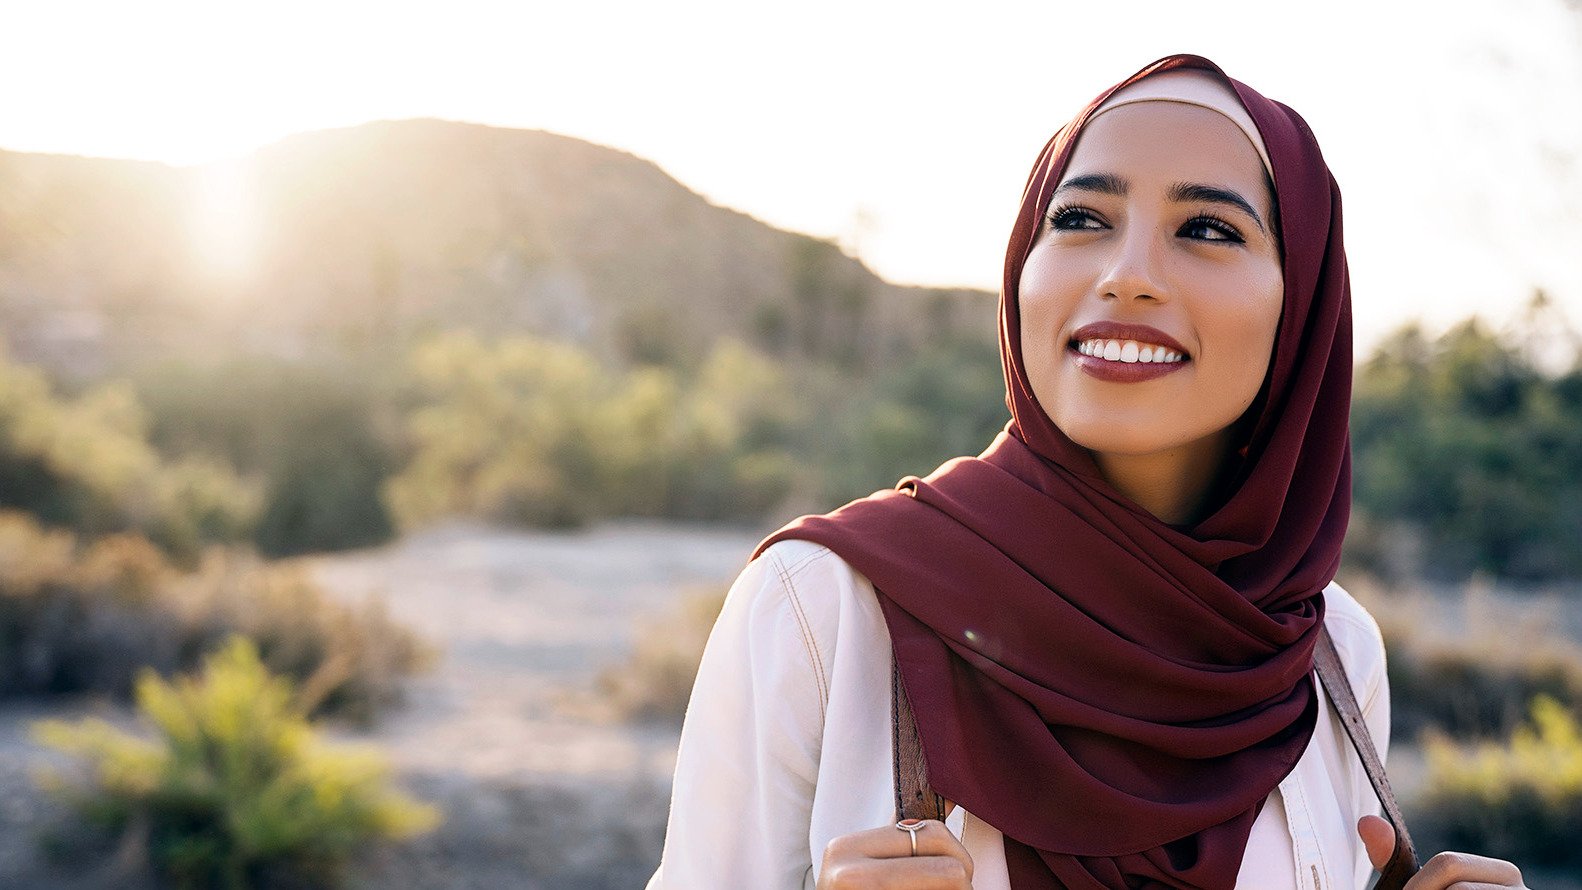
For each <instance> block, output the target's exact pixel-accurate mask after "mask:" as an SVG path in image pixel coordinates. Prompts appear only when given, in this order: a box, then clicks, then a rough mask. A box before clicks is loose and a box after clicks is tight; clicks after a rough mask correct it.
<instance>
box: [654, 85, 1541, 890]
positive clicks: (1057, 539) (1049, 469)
mask: <svg viewBox="0 0 1582 890" xmlns="http://www.w3.org/2000/svg"><path fill="white" fill-rule="evenodd" d="M999 323H1000V350H1001V359H1002V365H1003V368H1004V372H1005V381H1006V394H1007V398H1006V401H1007V403H1008V404H1009V406H1010V409H1011V416H1012V420H1011V422H1010V423H1009V424H1008V425H1007V427H1006V429H1005V431H1004V432H1003V433H1001V434H1000V436H999V437H997V438H996V439H995V440H994V441H993V442H992V443H991V444H990V445H989V447H988V448H987V449H986V450H985V451H984V452H983V453H982V454H980V455H978V456H977V457H973V458H969V457H963V458H957V459H955V460H953V461H950V462H948V463H946V464H945V465H944V466H942V467H940V468H939V469H937V470H935V471H934V472H933V473H932V474H930V475H929V476H928V477H926V478H923V479H918V478H915V477H909V478H907V479H904V480H902V482H901V484H900V485H899V486H898V487H897V488H896V489H895V490H892V491H886V492H879V493H876V494H874V495H872V496H870V497H867V498H864V499H861V500H858V501H854V502H852V503H850V504H847V505H846V506H844V507H842V508H841V509H839V510H837V511H835V512H833V513H831V514H828V515H825V516H808V517H803V518H801V519H799V520H797V521H796V522H793V523H792V524H790V525H788V526H786V527H785V528H783V529H781V530H780V531H779V532H776V533H775V534H774V535H771V536H770V537H769V538H768V539H766V540H765V541H764V542H763V543H762V544H760V545H759V547H758V550H757V552H756V553H755V554H754V556H755V558H754V560H753V561H752V562H751V563H750V564H749V565H748V567H747V568H746V570H745V571H744V572H743V573H742V575H741V577H740V579H738V581H737V583H736V585H735V586H734V587H733V588H732V590H731V592H730V594H729V596H728V597H727V598H726V602H725V605H724V608H723V610H722V611H721V613H720V618H719V621H718V623H717V624H716V626H715V629H714V632H713V634H712V636H711V637H710V640H709V643H708V646H707V649H706V651H705V653H704V657H703V663H702V665H701V666H700V669H699V671H698V679H697V683H696V686H695V688H694V691H693V697H692V702H691V706H690V708H689V710H688V712H687V718H686V724H685V727H684V728H683V731H682V739H681V747H680V751H679V753H678V755H677V763H676V779H675V789H674V798H673V802H672V807H671V815H670V822H669V832H668V835H667V837H666V842H665V852H664V859H663V861H662V863H661V865H660V869H659V871H658V872H657V873H656V874H655V875H654V878H653V880H652V881H651V882H650V885H649V886H650V888H651V890H657V888H680V887H687V888H701V887H778V888H793V887H811V886H817V887H818V888H822V890H836V888H856V887H862V888H875V887H880V888H888V887H893V888H903V887H905V888H912V890H915V888H949V890H967V888H977V890H989V888H993V890H1125V888H1138V887H1147V888H1202V890H1232V888H1239V890H1295V888H1305V890H1326V888H1341V887H1355V888H1360V887H1362V886H1364V885H1365V884H1366V882H1367V879H1368V876H1369V873H1370V871H1371V870H1372V868H1374V867H1375V866H1381V865H1383V864H1384V863H1385V861H1386V860H1387V859H1388V858H1389V857H1390V855H1391V853H1392V851H1394V850H1396V849H1397V841H1396V838H1395V836H1394V830H1393V829H1392V828H1391V826H1390V825H1389V824H1388V823H1385V822H1383V820H1380V819H1379V818H1378V817H1377V816H1376V815H1375V814H1376V812H1377V811H1378V809H1379V800H1378V799H1377V798H1375V797H1374V792H1373V788H1372V785H1371V782H1370V777H1369V774H1368V771H1367V769H1365V768H1364V766H1363V762H1362V760H1361V758H1359V756H1358V754H1357V751H1356V750H1354V749H1353V746H1352V742H1351V740H1350V738H1349V737H1348V736H1349V735H1350V734H1351V733H1352V732H1353V731H1355V732H1356V733H1357V734H1358V736H1359V737H1363V738H1365V737H1366V736H1367V735H1371V736H1372V737H1373V738H1374V739H1375V740H1376V742H1377V746H1378V748H1379V749H1380V750H1384V749H1386V748H1387V746H1388V741H1389V709H1390V704H1389V688H1388V684H1387V682H1386V679H1385V671H1384V651H1383V643H1382V640H1381V637H1380V634H1379V630H1378V627H1377V625H1376V624H1375V623H1374V621H1373V619H1372V618H1371V617H1370V616H1369V615H1368V613H1367V612H1366V610H1364V609H1363V608H1362V607H1361V606H1360V605H1358V603H1357V602H1356V600H1354V599H1352V597H1351V596H1350V595H1348V594H1347V593H1346V591H1345V590H1343V589H1341V588H1340V587H1339V586H1338V585H1336V584H1335V583H1334V574H1335V570H1336V568H1337V567H1338V565H1339V561H1340V548H1341V542H1342V540H1343V538H1344V534H1345V529H1346V523H1347V518H1348V515H1349V509H1350V495H1351V491H1350V487H1351V461H1350V450H1349V439H1348V432H1347V411H1348V407H1349V400H1350V394H1351V372H1352V366H1351V340H1350V338H1351V295H1350V284H1349V279H1348V275H1347V266H1346V256H1345V250H1344V247H1343V244H1342V239H1341V219H1340V195H1339V190H1338V188H1337V186H1336V185H1335V182H1334V180H1333V178H1332V177H1331V176H1330V174H1329V170H1328V167H1327V166H1326V165H1325V163H1324V160H1323V156H1322V154H1321V153H1320V152H1319V149H1318V145H1317V143H1316V141H1315V140H1314V137H1313V134H1312V132H1311V130H1310V129H1309V128H1308V127H1307V125H1306V123H1305V122H1304V121H1303V120H1302V119H1301V118H1300V117H1299V116H1298V115H1297V114H1296V113H1295V112H1294V111H1292V110H1291V109H1290V108H1288V107H1286V106H1284V105H1280V104H1279V103H1276V102H1273V101H1271V100H1269V99H1267V98H1265V97H1264V96H1262V95H1261V94H1259V93H1258V92H1256V91H1254V90H1252V89H1251V88H1249V87H1247V86H1246V85H1245V84H1241V83H1239V82H1237V81H1234V80H1231V79H1230V78H1228V77H1227V76H1225V74H1224V73H1223V72H1221V71H1220V69H1219V68H1218V67H1217V66H1215V65H1214V64H1213V63H1211V62H1209V61H1208V60H1206V59H1203V58H1200V57H1197V56H1171V57H1168V58H1166V59H1163V60H1160V61H1159V62H1156V63H1154V64H1153V65H1150V66H1148V67H1147V68H1145V69H1143V70H1142V71H1140V72H1138V73H1137V74H1136V75H1133V76H1132V77H1131V78H1128V79H1127V80H1125V81H1123V82H1122V83H1120V84H1117V85H1116V86H1114V87H1112V88H1110V89H1109V90H1106V91H1105V92H1104V93H1102V94H1101V95H1100V96H1098V97H1097V98H1096V99H1095V100H1094V101H1093V102H1092V103H1091V104H1090V105H1088V106H1087V107H1086V108H1084V109H1083V110H1082V111H1081V113H1079V114H1078V115H1077V117H1076V118H1075V119H1074V120H1073V121H1072V122H1071V123H1069V124H1067V125H1066V126H1065V127H1064V128H1062V129H1061V130H1060V131H1059V132H1058V133H1056V134H1055V136H1054V137H1053V138H1052V139H1051V140H1050V141H1049V143H1048V144H1047V145H1046V146H1045V147H1044V150H1043V152H1042V153H1041V154H1040V155H1039V158H1038V160H1037V162H1036V164H1035V166H1034V168H1033V171H1032V173H1031V175H1030V176H1029V178H1028V181H1027V187H1026V190H1025V192H1024V194H1023V198H1022V203H1021V207H1020V212H1019V214H1018V216H1017V219H1016V223H1015V225H1014V227H1013V228H1012V232H1011V238H1010V243H1009V245H1008V247H1007V250H1006V261H1005V268H1004V278H1003V280H1002V285H1001V300H1000V320H999ZM1331 646H1332V647H1333V648H1331ZM1330 652H1334V653H1335V654H1334V656H1333V659H1329V658H1324V657H1322V653H1330ZM1337 661H1338V670H1339V672H1340V675H1341V676H1346V677H1349V686H1350V687H1354V688H1355V689H1356V690H1357V691H1358V695H1357V698H1358V701H1357V702H1352V703H1351V704H1350V705H1349V706H1347V705H1345V704H1344V702H1346V701H1347V699H1348V696H1347V695H1346V694H1345V693H1344V692H1342V693H1340V694H1339V695H1338V697H1337V699H1338V701H1340V702H1342V704H1334V705H1332V704H1331V701H1330V699H1329V693H1328V691H1326V686H1322V685H1320V683H1319V682H1318V681H1317V680H1316V679H1315V667H1316V666H1318V665H1320V664H1322V665H1324V666H1323V667H1321V668H1319V669H1320V670H1322V671H1323V672H1324V673H1325V674H1326V675H1327V676H1326V679H1325V684H1329V685H1328V688H1329V689H1342V690H1344V689H1346V688H1348V686H1347V685H1346V684H1339V685H1334V682H1332V681H1336V682H1338V681H1337V678H1336V672H1335V671H1331V669H1330V668H1331V667H1332V666H1335V662H1337ZM1342 708H1343V709H1344V710H1343V711H1342V710H1340V709H1342ZM908 709H910V711H911V713H912V714H913V715H914V716H915V727H916V749H918V750H920V756H921V760H922V761H923V764H924V765H925V767H926V768H925V769H924V770H922V771H918V770H917V769H915V767H916V764H915V763H913V762H912V761H911V759H910V758H909V757H908V756H907V752H908V751H909V750H912V746H911V745H910V743H907V742H905V741H904V740H905V739H906V738H908V737H909V736H908V733H909V729H908V727H909V726H911V725H912V722H911V721H910V720H908V719H906V718H904V717H903V716H902V715H903V714H905V713H906V712H907V710H908ZM1342 713H1344V714H1346V718H1345V722H1344V723H1343V718H1342V716H1341V714H1342ZM1363 726H1365V730H1364V729H1363V728H1362V727H1363ZM1362 748H1363V749H1367V746H1366V745H1363V746H1362ZM924 783H926V785H927V786H930V787H931V789H932V791H933V792H934V794H935V795H937V798H935V797H934V796H932V795H929V794H926V793H921V792H917V791H916V790H915V789H916V788H917V787H918V786H919V785H922V784H924ZM916 802H922V803H925V804H927V803H930V802H932V803H933V804H934V807H933V808H930V810H929V811H930V812H932V813H933V814H935V815H937V816H939V817H940V818H938V819H923V820H921V821H914V820H913V819H912V818H900V817H902V816H906V817H911V816H912V815H913V812H914V808H913V805H914V803H916ZM1393 816H1394V814H1393V813H1392V818H1393ZM898 819H899V821H897V820H898ZM898 829H899V830H898ZM1408 847H1409V845H1408V844H1406V843H1405V842H1404V840H1403V841H1402V842H1401V844H1400V845H1399V853H1400V859H1399V861H1400V862H1401V863H1402V865H1405V864H1407V863H1408V862H1409V861H1410V859H1411V857H1410V853H1409V849H1408ZM1390 871H1391V879H1392V883H1389V884H1384V883H1382V882H1381V886H1392V887H1399V886H1400V880H1399V879H1401V876H1402V875H1403V874H1404V873H1405V872H1406V871H1407V869H1405V868H1400V869H1396V868H1392V869H1391V870H1390ZM1456 881H1467V882H1481V883H1478V884H1476V886H1480V887H1481V886H1485V885H1487V886H1503V887H1519V886H1521V878H1520V875H1519V873H1518V872H1517V871H1516V869H1515V868H1514V866H1512V865H1510V863H1506V862H1498V861H1496V860H1490V859H1484V858H1481V857H1476V856H1466V855H1461V854H1450V855H1449V856H1448V858H1446V857H1445V855H1444V854H1442V856H1441V857H1436V858H1435V860H1434V861H1432V862H1430V863H1429V864H1428V865H1427V866H1426V867H1425V868H1424V870H1423V871H1422V872H1421V873H1420V874H1419V875H1418V876H1417V877H1415V878H1413V879H1412V881H1411V883H1410V884H1407V885H1406V886H1407V887H1408V888H1409V890H1442V888H1445V887H1448V886H1450V885H1451V884H1453V883H1455V882H1456ZM1469 885H1470V884H1469Z"/></svg>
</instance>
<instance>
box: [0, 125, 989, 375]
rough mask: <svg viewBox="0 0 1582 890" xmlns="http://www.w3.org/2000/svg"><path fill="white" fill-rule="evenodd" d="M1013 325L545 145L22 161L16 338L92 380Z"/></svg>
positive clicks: (11, 314)
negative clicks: (463, 351)
mask: <svg viewBox="0 0 1582 890" xmlns="http://www.w3.org/2000/svg"><path fill="white" fill-rule="evenodd" d="M227 248H236V249H237V253H236V254H235V256H236V259H235V261H234V262H228V261H227V257H228V254H227V253H226V250H227ZM993 315H994V301H993V298H992V296H991V295H988V294H985V293H983V292H978V291H966V290H939V289H925V288H911V287H901V286H897V285H893V284H889V283H887V282H885V281H883V280H881V279H880V278H878V277H877V276H875V275H874V274H873V273H872V272H870V271H869V270H868V269H867V268H866V267H864V266H863V265H862V264H861V263H860V262H858V261H857V260H855V259H853V258H851V257H849V256H846V255H845V254H844V253H842V252H841V251H840V250H839V249H838V248H837V247H836V246H835V245H834V244H831V243H829V242H826V241H822V240H818V239H815V238H811V237H808V236H806V235H801V234H796V233H792V232H786V231H782V230H779V229H775V228H773V227H771V226H769V225H767V224H765V223H763V222H760V221H758V220H756V219H753V218H752V217H750V216H748V215H746V214H743V213H740V212H737V211H733V210H730V209H727V208H723V207H719V206H716V205H714V204H711V203H710V202H708V201H707V200H706V199H704V198H703V197H702V196H700V195H698V194H697V193H695V192H693V191H691V190H690V189H688V188H687V187H686V186H684V185H682V184H681V183H679V182H677V181H676V180H675V179H673V178H672V177H670V176H669V175H667V174H666V173H664V171H662V170H661V169H660V168H659V167H657V166H656V165H654V164H653V163H651V162H648V161H645V160H643V159H641V158H637V157H635V156H633V155H630V154H627V153H625V152H621V151H617V150H614V149H611V148H606V147H603V146H599V145H594V144H591V143H588V142H584V141H581V140H578V139H573V138H570V137H566V136H560V135H555V134H551V133H546V132H540V131H533V130H517V129H506V128H499V127H489V126H483V125H478V124H470V123H460V122H453V121H443V120H431V119H419V120H399V121H376V122H371V123H366V124H362V125H359V126H355V127H348V128H342V129H333V130H322V131H315V132H309V133H300V134H296V135H293V136H290V137H287V138H285V139H283V140H280V141H279V142H276V143H273V144H271V145H268V146H265V147H263V148H261V149H259V150H258V151H257V152H255V153H253V154H252V155H251V156H249V157H247V158H246V159H244V160H243V161H241V162H238V163H236V164H234V165H231V166H228V167H227V166H222V165H212V166H210V167H207V168H205V167H190V168H174V167H169V166H166V165H163V164H157V163H149V162H140V161H124V160H109V159H97V158H83V157H74V156H64V155H45V154H31V153H20V152H8V151H0V327H3V331H4V338H5V340H6V341H7V345H8V346H9V347H10V349H11V352H12V354H13V355H15V356H17V357H18V358H21V359H24V360H28V361H35V362H39V363H41V364H45V365H47V366H49V367H51V368H52V369H53V370H55V371H56V372H57V373H61V374H63V375H66V376H69V377H76V378H84V377H97V376H100V375H103V374H107V373H112V372H116V371H121V370H125V369H126V368H127V367H128V366H133V365H137V364H140V363H142V362H143V361H145V360H148V359H150V358H154V357H170V356H172V355H176V356H182V357H190V358H201V357H205V356H207V357H213V358H218V357H222V356H225V355H233V354H236V353H237V352H242V353H257V354H266V355H275V356H285V357H299V356H310V355H314V354H319V353H326V352H327V353H331V354H341V353H346V352H353V353H360V352H364V351H373V352H375V353H381V352H385V351H389V350H394V349H397V348H404V346H405V345H406V344H407V343H408V342H409V341H410V339H411V338H412V337H414V336H416V335H420V334H422V333H424V332H426V331H430V330H433V329H436V328H447V327H464V328H468V329H472V330H475V331H479V332H483V333H489V334H496V333H533V334H538V335H543V336H549V337H552V338H555V339H560V340H567V341H571V342H575V343H577V344H578V345H580V346H582V347H584V348H587V349H589V350H591V351H592V352H594V353H595V354H598V355H601V356H603V357H605V358H608V359H613V360H617V361H626V360H633V361H657V362H662V363H667V364H675V363H680V364H688V363H690V362H691V361H692V359H693V358H694V357H696V356H700V355H701V354H703V353H704V352H706V350H707V348H708V346H709V344H710V343H711V342H712V341H714V340H715V339H717V338H718V337H720V336H722V335H726V334H730V335H735V336H738V337H741V338H743V339H745V340H748V341H749V342H751V343H754V344H755V345H757V346H759V347H760V348H762V349H764V350H765V351H767V352H769V353H770V354H773V355H777V356H782V357H788V358H806V359H810V360H815V361H820V362H822V361H834V362H839V363H841V364H844V365H874V364H882V363H883V362H884V361H885V360H886V359H888V358H892V357H894V356H897V355H901V354H905V353H907V352H910V351H912V350H915V349H917V348H918V347H920V346H921V345H922V344H924V343H927V342H931V341H934V340H937V339H939V338H965V339H968V340H978V341H987V340H990V339H992V337H993Z"/></svg>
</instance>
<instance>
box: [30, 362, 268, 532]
mask: <svg viewBox="0 0 1582 890" xmlns="http://www.w3.org/2000/svg"><path fill="white" fill-rule="evenodd" d="M0 508H11V509H20V510H25V511H28V512H30V513H33V514H35V515H37V516H38V517H39V518H41V519H42V520H43V521H45V522H48V523H50V524H53V525H64V526H69V527H71V528H73V529H76V530H77V531H79V532H80V533H82V534H86V535H99V534H108V533H113V532H122V531H134V532H138V533H139V534H141V535H143V536H144V537H146V538H148V539H149V540H151V541H153V542H154V543H156V544H158V545H159V546H160V547H161V548H163V549H164V550H165V551H166V552H167V553H169V554H171V555H172V556H173V557H175V558H177V559H179V560H193V559H196V557H197V555H198V553H199V551H200V550H201V548H202V546H203V545H204V544H206V543H210V542H218V541H235V540H239V539H242V538H244V537H245V536H246V535H247V534H248V533H249V530H250V529H251V527H252V523H253V522H254V520H255V518H256V516H257V512H258V493H257V492H256V491H255V490H254V489H253V488H252V487H251V486H250V485H248V484H245V483H244V482H242V481H241V480H240V479H238V478H237V477H236V475H235V474H234V473H233V472H232V471H231V470H230V469H229V468H228V467H227V466H226V465H224V464H223V463H221V462H218V461H215V460H212V459H208V458H204V457H200V456H193V457H189V458H184V459H182V460H178V461H168V460H166V459H165V458H164V457H163V456H161V455H160V454H159V453H158V452H157V451H155V450H154V448H153V447H152V446H151V445H150V444H149V441H148V416H147V412H146V411H145V410H144V409H143V407H142V405H141V403H140V402H139V401H138V399H137V397H136V395H135V394H134V393H133V392H132V390H131V389H130V387H128V386H126V385H125V384H124V383H108V384H104V385H102V386H99V387H97V388H95V389H93V390H90V391H89V392H87V393H85V394H83V395H82V396H80V397H78V398H76V399H74V400H64V399H60V398H57V397H56V396H55V395H54V394H53V393H51V391H50V387H49V384H48V381H47V380H46V379H45V378H44V375H43V374H42V373H40V372H39V371H37V370H35V369H33V368H28V367H24V366H21V365H16V364H12V363H10V362H9V361H8V360H7V359H6V358H5V356H4V355H3V354H0Z"/></svg>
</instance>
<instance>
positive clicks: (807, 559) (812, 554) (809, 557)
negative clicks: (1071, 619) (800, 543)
mask: <svg viewBox="0 0 1582 890" xmlns="http://www.w3.org/2000/svg"><path fill="white" fill-rule="evenodd" d="M833 555H834V551H832V550H830V549H829V548H828V547H825V546H824V545H822V544H820V545H818V546H817V547H814V548H813V549H812V550H810V551H808V552H807V553H805V554H803V555H802V556H799V557H797V560H796V562H792V563H788V564H786V575H787V576H788V577H794V576H796V575H799V574H801V573H802V570H803V569H806V568H807V567H808V566H810V565H812V564H813V563H815V562H818V561H819V560H821V559H823V558H824V557H826V556H833Z"/></svg>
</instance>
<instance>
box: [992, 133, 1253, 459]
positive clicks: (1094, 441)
mask: <svg viewBox="0 0 1582 890" xmlns="http://www.w3.org/2000/svg"><path fill="white" fill-rule="evenodd" d="M1271 204H1272V201H1271V198H1270V195H1269V193H1268V188H1267V186H1266V185H1265V183H1264V172H1263V165H1262V162H1261V161H1260V160H1259V157H1258V154H1257V152H1256V150H1255V149H1254V148H1253V147H1252V144H1251V143H1249V142H1248V141H1247V137H1246V135H1245V134H1243V133H1242V131H1241V130H1240V129H1239V128H1238V127H1237V126H1236V125H1235V124H1233V123H1232V122H1231V121H1229V120H1227V119H1226V118H1225V117H1223V116H1222V115H1220V114H1218V113H1216V112H1214V111H1211V110H1209V109H1206V108H1200V107H1198V106H1195V105H1187V104H1183V103H1179V102H1140V103H1134V104H1130V105H1122V106H1120V107H1118V108H1115V109H1112V110H1110V111H1107V112H1105V113H1104V114H1102V115H1100V116H1099V117H1097V118H1096V119H1094V120H1093V121H1092V122H1091V123H1090V124H1089V125H1088V126H1087V127H1086V128H1085V129H1084V130H1083V132H1082V134H1081V136H1080V137H1079V140H1078V142H1077V146H1076V148H1075V150H1074V151H1073V153H1072V155H1071V160H1070V162H1069V164H1068V165H1067V168H1066V171H1065V173H1064V175H1063V178H1062V179H1061V182H1060V184H1059V186H1058V187H1057V189H1056V191H1055V192H1054V196H1053V199H1052V200H1051V201H1050V205H1049V207H1048V208H1047V212H1046V218H1045V219H1044V220H1043V221H1042V222H1041V224H1040V230H1039V234H1038V236H1037V237H1036V239H1035V240H1034V242H1033V247H1032V249H1031V252H1030V253H1029V254H1028V257H1027V261H1026V263H1025V264H1024V265H1023V267H1022V277H1021V285H1020V298H1019V306H1020V312H1021V339H1022V360H1023V365H1024V367H1025V368H1026V371H1027V376H1028V379H1029V382H1030V383H1031V384H1032V388H1033V394H1034V396H1036V397H1037V399H1038V403H1039V405H1041V406H1042V407H1043V409H1044V412H1045V413H1046V414H1048V415H1049V418H1050V419H1051V420H1052V421H1054V423H1055V425H1056V426H1058V427H1059V428H1060V430H1061V431H1062V432H1064V433H1065V434H1066V436H1067V437H1068V438H1070V439H1071V440H1072V441H1073V442H1075V443H1077V444H1078V445H1080V446H1082V447H1084V448H1087V449H1089V450H1092V451H1095V452H1100V453H1102V454H1107V455H1145V454H1155V453H1160V452H1167V451H1179V450H1183V449H1187V450H1189V451H1196V450H1198V449H1201V448H1202V447H1204V446H1210V447H1215V448H1221V449H1222V448H1223V447H1224V444H1225V442H1226V441H1227V437H1226V433H1227V430H1228V428H1229V427H1230V425H1231V424H1233V423H1234V422H1235V421H1236V419H1237V418H1238V417H1240V416H1241V415H1242V413H1243V412H1245V411H1246V409H1247V407H1248V406H1249V405H1251V404H1252V400H1253V398H1254V397H1256V396H1257V393H1258V389H1259V387H1260V386H1261V385H1262V383H1263V378H1264V374H1265V372H1266V370H1267V369H1268V364H1269V356H1270V353H1271V351H1272V349H1273V346H1274V338H1275V332H1276V329H1277V327H1278V325H1279V320H1280V309H1281V305H1282V302H1283V294H1284V285H1283V283H1282V280H1281V266H1280V254H1279V247H1278V244H1277V242H1276V239H1275V236H1274V233H1273V230H1272V228H1271V226H1272V225H1273V214H1272V207H1271ZM1088 353H1091V354H1088ZM1145 359H1146V361H1145Z"/></svg>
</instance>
